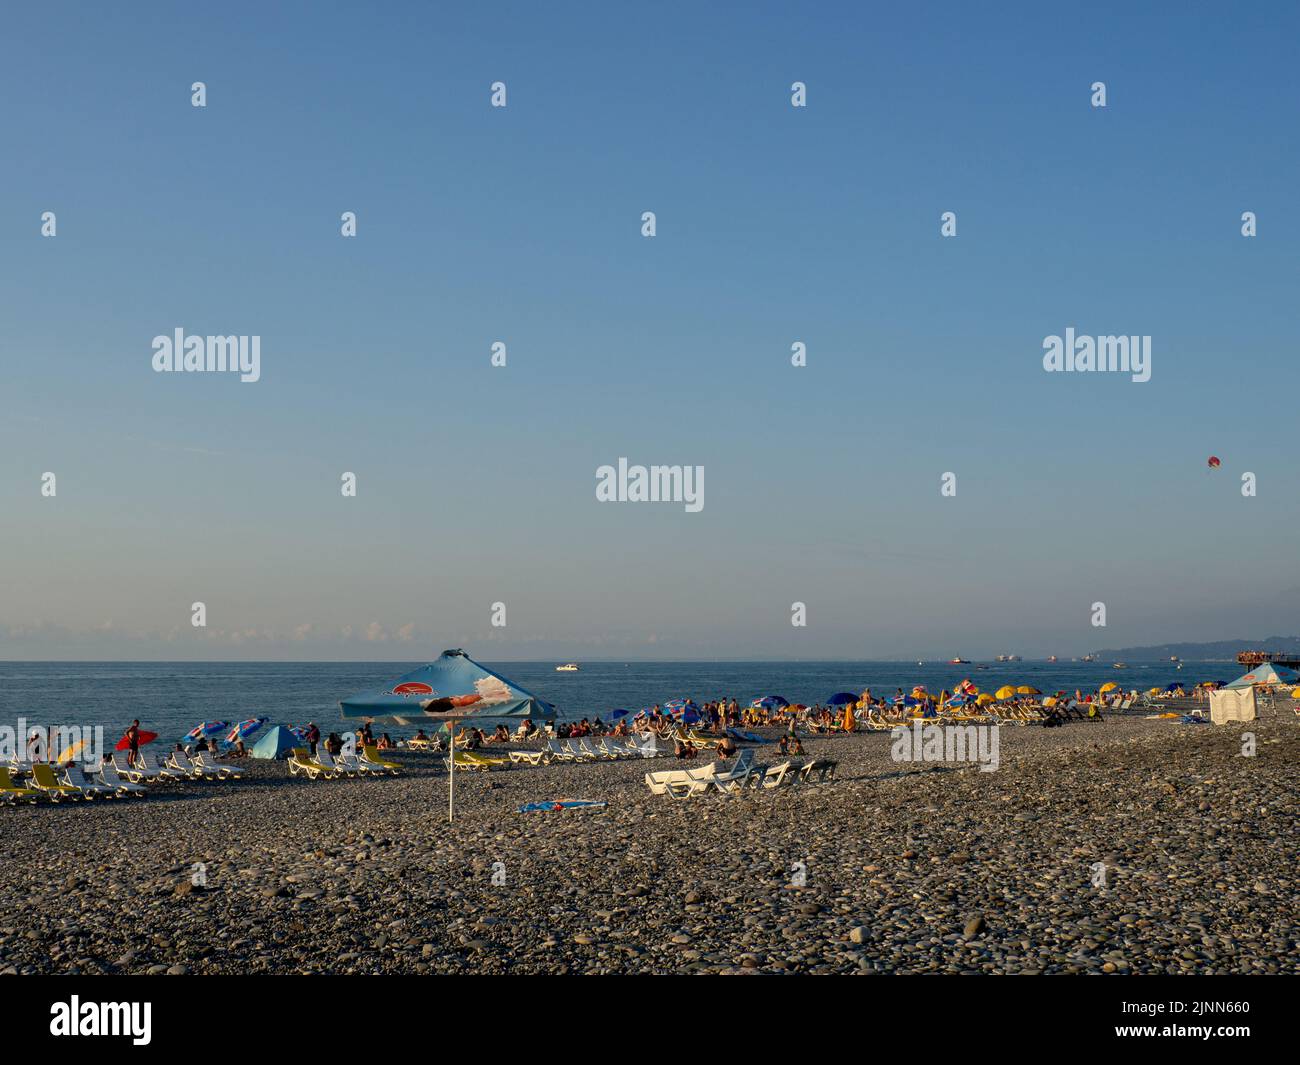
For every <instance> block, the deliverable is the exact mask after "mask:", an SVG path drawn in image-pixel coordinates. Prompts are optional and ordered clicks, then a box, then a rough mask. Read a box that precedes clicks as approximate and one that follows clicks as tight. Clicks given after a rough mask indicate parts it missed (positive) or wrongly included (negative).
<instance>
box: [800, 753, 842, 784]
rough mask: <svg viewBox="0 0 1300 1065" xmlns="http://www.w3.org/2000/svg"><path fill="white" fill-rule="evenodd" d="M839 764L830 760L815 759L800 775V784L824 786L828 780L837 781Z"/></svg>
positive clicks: (801, 770)
mask: <svg viewBox="0 0 1300 1065" xmlns="http://www.w3.org/2000/svg"><path fill="white" fill-rule="evenodd" d="M837 764H838V763H836V762H833V761H831V760H830V759H829V758H814V759H813V760H812V761H811V762H809V763H808V764H807V765H805V766H804V767H803V768H802V769H800V770H799V773H798V777H797V779H798V781H799V783H800V784H812V783H814V778H815V782H816V783H818V784H824V783H825V782H826V781H828V780H834V779H835V766H836V765H837Z"/></svg>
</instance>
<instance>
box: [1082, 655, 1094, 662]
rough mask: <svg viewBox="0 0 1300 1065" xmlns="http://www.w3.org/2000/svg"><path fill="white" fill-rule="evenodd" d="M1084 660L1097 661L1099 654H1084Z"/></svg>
mask: <svg viewBox="0 0 1300 1065" xmlns="http://www.w3.org/2000/svg"><path fill="white" fill-rule="evenodd" d="M1083 661H1085V662H1095V661H1097V656H1096V655H1084V656H1083Z"/></svg>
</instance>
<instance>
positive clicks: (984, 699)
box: [975, 692, 993, 706]
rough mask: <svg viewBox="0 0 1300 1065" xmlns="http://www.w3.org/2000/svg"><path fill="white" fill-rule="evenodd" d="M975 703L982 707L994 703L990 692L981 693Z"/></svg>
mask: <svg viewBox="0 0 1300 1065" xmlns="http://www.w3.org/2000/svg"><path fill="white" fill-rule="evenodd" d="M975 701H976V702H977V703H979V704H980V706H988V705H989V703H991V702H993V696H991V695H990V694H989V693H988V692H980V693H979V695H978V696H977V697H976V699H975Z"/></svg>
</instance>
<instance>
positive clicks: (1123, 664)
mask: <svg viewBox="0 0 1300 1065" xmlns="http://www.w3.org/2000/svg"><path fill="white" fill-rule="evenodd" d="M1115 668H1116V669H1128V663H1127V662H1116V663H1115Z"/></svg>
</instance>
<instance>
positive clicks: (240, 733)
mask: <svg viewBox="0 0 1300 1065" xmlns="http://www.w3.org/2000/svg"><path fill="white" fill-rule="evenodd" d="M270 720H271V719H270V718H269V717H250V718H248V719H247V720H246V721H241V722H240V723H239V724H238V725H236V726H235V727H234V728H232V729H231V730H230V735H229V736H227V737H226V742H227V743H234V742H235V741H236V740H246V739H248V737H249V736H251V735H252V734H253V733H254V732H256V731H257V730H258V729H260V728H261V727H262V726H263V725H265V724H266V723H267V722H268V721H270Z"/></svg>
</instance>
